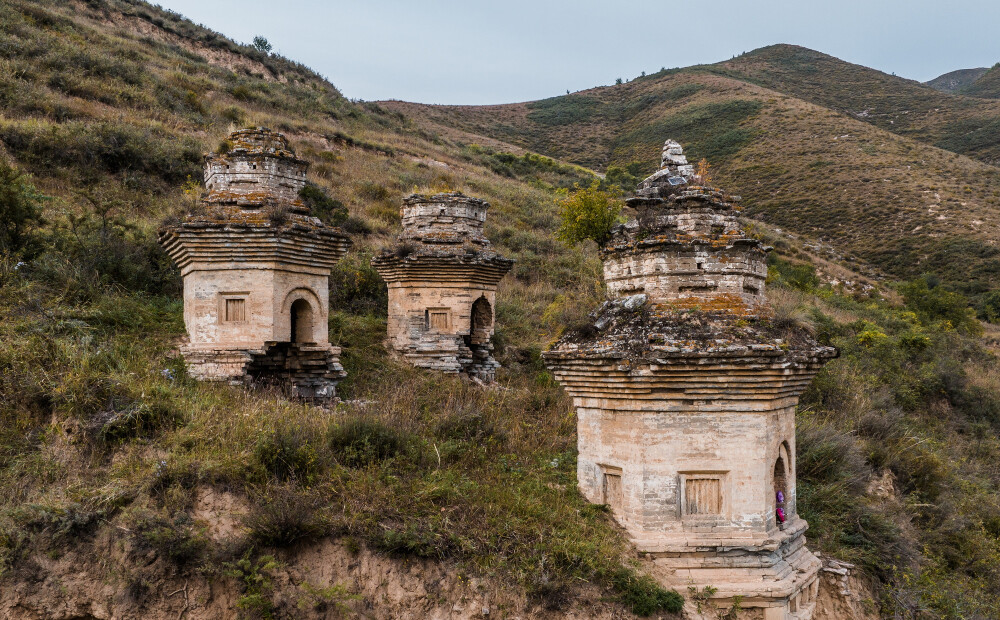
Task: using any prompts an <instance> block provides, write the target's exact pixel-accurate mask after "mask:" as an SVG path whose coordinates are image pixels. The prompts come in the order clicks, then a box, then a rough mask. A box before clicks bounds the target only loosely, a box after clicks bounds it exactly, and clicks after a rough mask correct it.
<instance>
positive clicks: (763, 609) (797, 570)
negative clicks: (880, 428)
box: [632, 517, 822, 620]
mask: <svg viewBox="0 0 1000 620" xmlns="http://www.w3.org/2000/svg"><path fill="white" fill-rule="evenodd" d="M807 527H808V526H807V524H806V522H805V521H804V520H802V519H800V518H798V517H795V518H793V519H792V520H790V521H789V522H788V523H786V524H784V526H783V529H781V530H777V531H775V532H772V533H770V534H769V535H766V536H762V535H749V536H738V537H735V538H734V537H732V536H733V534H721V535H713V534H710V533H707V532H706V533H690V532H678V533H676V534H673V535H657V536H656V537H655V538H650V539H636V538H633V540H632V542H633V544H635V546H636V548H637V549H638V550H639V551H640V552H643V553H645V554H646V555H647V556H648V557H650V558H652V560H653V565H654V570H653V575H654V576H655V577H656V578H657V579H658V581H660V583H662V584H663V585H664V586H665V587H668V588H672V589H675V590H677V591H678V592H679V593H681V594H684V595H687V596H688V598H689V599H692V598H694V597H695V596H697V598H698V601H699V602H701V603H703V604H706V605H708V606H710V607H713V608H714V609H715V610H726V609H729V608H731V607H732V606H733V605H734V604H735V603H736V601H739V606H740V607H741V608H742V609H744V610H745V612H744V613H742V614H741V615H740V617H747V618H760V619H762V620H810V619H811V618H812V617H813V613H814V611H815V608H816V597H817V594H818V592H819V571H820V568H822V562H821V561H820V559H819V558H818V557H816V556H815V555H813V553H812V552H811V551H809V549H807V548H806V546H805V542H806V539H805V536H804V533H805V530H806V528H807ZM695 607H697V605H695ZM694 617H695V618H697V617H699V614H696V615H694ZM702 617H706V618H710V617H714V616H711V615H704V616H702Z"/></svg>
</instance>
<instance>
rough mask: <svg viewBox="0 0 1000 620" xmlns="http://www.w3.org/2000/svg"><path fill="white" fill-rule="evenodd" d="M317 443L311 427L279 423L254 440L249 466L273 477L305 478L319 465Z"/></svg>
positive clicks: (286, 478)
mask: <svg viewBox="0 0 1000 620" xmlns="http://www.w3.org/2000/svg"><path fill="white" fill-rule="evenodd" d="M317 443H318V438H317V436H316V434H315V432H314V431H313V429H312V428H309V427H305V426H301V425H298V424H293V423H290V422H285V423H281V424H279V425H277V426H276V427H275V428H274V429H273V430H271V432H269V433H267V434H266V435H264V436H263V437H261V439H260V440H259V441H258V442H257V445H256V446H255V447H254V452H253V461H252V463H251V468H253V469H256V470H257V471H258V472H261V473H263V474H264V475H265V476H267V477H274V478H276V479H277V480H298V481H301V482H308V481H310V480H311V479H312V478H313V476H315V475H316V473H317V472H318V471H319V468H320V465H321V463H320V456H319V453H318V450H317V445H316V444H317Z"/></svg>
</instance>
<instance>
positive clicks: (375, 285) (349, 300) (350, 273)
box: [330, 251, 389, 316]
mask: <svg viewBox="0 0 1000 620" xmlns="http://www.w3.org/2000/svg"><path fill="white" fill-rule="evenodd" d="M330 306H331V307H332V308H335V309H342V310H348V311H350V312H355V313H367V314H374V315H378V316H385V314H386V312H387V311H388V307H389V291H388V289H387V288H386V285H385V282H384V281H383V280H382V277H381V276H380V275H379V274H378V272H377V271H375V268H374V267H372V266H371V253H369V252H364V251H362V252H359V253H351V254H348V255H347V256H345V257H344V258H343V260H341V261H340V262H338V263H337V264H336V265H334V266H333V269H332V270H331V273H330Z"/></svg>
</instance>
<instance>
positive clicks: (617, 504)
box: [601, 465, 625, 515]
mask: <svg viewBox="0 0 1000 620" xmlns="http://www.w3.org/2000/svg"><path fill="white" fill-rule="evenodd" d="M601 474H602V476H601V477H602V478H603V480H602V483H601V499H602V501H603V503H604V504H607V505H608V507H609V508H611V511H612V512H613V513H615V514H617V515H620V514H621V512H622V508H623V507H624V503H625V491H624V489H623V488H622V468H621V467H613V466H611V465H601Z"/></svg>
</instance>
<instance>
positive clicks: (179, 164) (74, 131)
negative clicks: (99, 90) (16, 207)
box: [0, 121, 202, 185]
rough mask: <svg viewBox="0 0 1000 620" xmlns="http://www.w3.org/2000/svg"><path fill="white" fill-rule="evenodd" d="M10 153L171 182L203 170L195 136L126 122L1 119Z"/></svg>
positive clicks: (46, 165)
mask: <svg viewBox="0 0 1000 620" xmlns="http://www.w3.org/2000/svg"><path fill="white" fill-rule="evenodd" d="M0 140H3V142H4V144H5V145H6V147H7V149H8V151H9V152H10V153H11V154H12V155H14V156H15V157H17V158H18V160H20V161H22V162H25V163H26V164H28V165H30V166H32V167H33V168H34V169H37V170H40V171H41V170H44V171H46V172H50V173H56V172H62V173H64V174H65V172H66V171H67V170H71V171H73V173H75V175H76V177H75V178H76V179H81V178H82V179H84V180H87V179H94V178H95V174H94V173H95V171H100V170H103V171H105V172H108V173H112V174H118V173H122V172H128V171H136V172H142V173H144V174H146V175H149V176H150V177H152V178H158V179H161V180H162V181H164V182H166V183H168V184H171V185H173V184H178V183H181V182H183V181H184V179H186V178H187V177H189V176H198V175H200V173H201V165H202V152H201V146H200V144H199V143H198V142H196V141H195V140H194V139H193V138H189V137H180V136H176V135H172V134H158V133H157V132H154V131H153V130H151V129H149V128H146V127H139V126H135V125H129V124H125V123H122V122H114V121H100V122H94V121H90V122H76V121H73V122H68V123H61V124H49V123H37V122H13V121H4V122H0Z"/></svg>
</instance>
